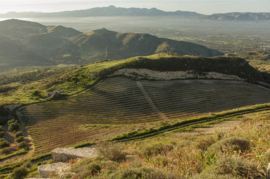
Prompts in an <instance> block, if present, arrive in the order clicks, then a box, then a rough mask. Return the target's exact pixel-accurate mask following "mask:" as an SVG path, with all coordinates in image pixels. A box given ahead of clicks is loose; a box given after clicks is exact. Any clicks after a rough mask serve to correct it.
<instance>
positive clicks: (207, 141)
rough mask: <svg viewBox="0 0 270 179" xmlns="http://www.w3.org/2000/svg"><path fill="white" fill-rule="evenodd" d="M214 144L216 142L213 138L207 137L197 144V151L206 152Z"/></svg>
mask: <svg viewBox="0 0 270 179" xmlns="http://www.w3.org/2000/svg"><path fill="white" fill-rule="evenodd" d="M213 143H215V140H214V138H213V137H206V138H203V139H201V140H199V141H198V142H197V143H196V144H195V147H196V148H197V149H201V150H206V149H207V148H208V147H209V146H211V145H212V144H213Z"/></svg>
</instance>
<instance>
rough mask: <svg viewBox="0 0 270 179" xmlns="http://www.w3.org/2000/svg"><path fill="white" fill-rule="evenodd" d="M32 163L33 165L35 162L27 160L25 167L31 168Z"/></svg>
mask: <svg viewBox="0 0 270 179" xmlns="http://www.w3.org/2000/svg"><path fill="white" fill-rule="evenodd" d="M32 165H33V164H32V163H31V162H26V163H25V164H23V167H26V168H31V167H32Z"/></svg>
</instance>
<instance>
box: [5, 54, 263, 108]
mask: <svg viewBox="0 0 270 179" xmlns="http://www.w3.org/2000/svg"><path fill="white" fill-rule="evenodd" d="M121 69H122V70H124V69H149V70H151V71H158V72H170V71H171V72H173V71H181V74H177V75H178V76H179V75H180V76H183V77H184V78H189V79H193V78H206V79H209V78H210V79H231V80H240V81H248V82H252V83H254V82H256V81H264V79H263V76H262V74H261V73H260V72H259V71H258V70H256V69H254V68H253V67H251V66H250V65H249V64H248V62H247V61H245V60H243V59H240V58H233V57H214V58H204V57H189V56H172V55H168V54H156V55H152V56H147V57H134V58H129V59H126V60H108V61H102V62H96V63H93V64H88V65H85V66H83V67H80V68H77V69H74V70H71V71H67V72H65V73H62V74H58V75H57V77H55V76H52V77H50V78H47V79H46V78H45V79H42V80H41V81H39V82H36V81H33V83H32V82H30V83H27V84H25V85H22V86H21V85H20V86H19V87H17V88H16V87H15V90H14V87H12V88H11V87H10V88H11V89H12V91H13V92H12V93H10V92H11V91H9V90H6V93H3V94H1V99H2V100H1V101H2V102H3V103H9V102H11V101H12V102H16V103H23V104H28V103H29V102H30V103H32V102H34V101H46V100H49V99H52V98H53V96H51V92H54V91H55V90H58V89H62V90H60V91H61V95H63V96H69V95H72V94H75V93H77V92H80V91H83V90H86V89H88V88H89V87H91V86H93V85H94V84H96V83H97V82H98V81H99V80H101V79H102V78H106V77H107V76H108V75H111V74H113V73H114V72H115V73H116V75H117V73H120V74H121V72H118V70H121ZM139 73H140V72H138V71H135V72H127V73H126V74H127V75H128V74H131V76H132V74H133V76H134V75H135V78H136V76H138V77H139V75H141V74H139ZM151 73H152V72H151ZM144 74H145V75H143V76H147V73H145V72H144ZM222 74H224V75H222ZM149 77H151V74H150V75H149ZM18 78H19V77H18ZM146 79H150V78H146ZM176 79H178V78H176ZM181 79H182V77H181ZM159 80H160V79H159ZM11 82H14V80H12V81H11ZM5 84H6V87H5V88H6V89H7V88H8V87H9V85H8V84H9V83H8V82H7V81H6V82H5ZM10 85H12V83H11V84H10ZM35 90H37V91H38V95H37V96H35V95H34V92H35ZM7 94H8V95H7ZM17 96H20V98H17Z"/></svg>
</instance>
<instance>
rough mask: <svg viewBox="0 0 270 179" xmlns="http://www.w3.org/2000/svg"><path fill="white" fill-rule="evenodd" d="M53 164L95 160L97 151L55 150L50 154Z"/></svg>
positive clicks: (81, 149) (93, 149) (87, 149)
mask: <svg viewBox="0 0 270 179" xmlns="http://www.w3.org/2000/svg"><path fill="white" fill-rule="evenodd" d="M51 154H52V160H53V162H68V161H69V160H70V159H77V158H95V157H97V156H98V150H97V149H95V148H79V149H75V148H56V149H54V150H53V151H52V152H51Z"/></svg>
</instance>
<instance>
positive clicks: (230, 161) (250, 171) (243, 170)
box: [205, 158, 259, 178]
mask: <svg viewBox="0 0 270 179" xmlns="http://www.w3.org/2000/svg"><path fill="white" fill-rule="evenodd" d="M205 173H212V174H217V175H232V176H235V177H244V178H247V177H248V176H249V178H256V177H257V176H258V175H259V171H258V170H257V165H256V164H255V163H249V162H247V161H244V160H241V159H240V158H223V159H221V160H220V161H218V162H217V163H216V165H211V166H210V167H209V168H207V169H206V170H205Z"/></svg>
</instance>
